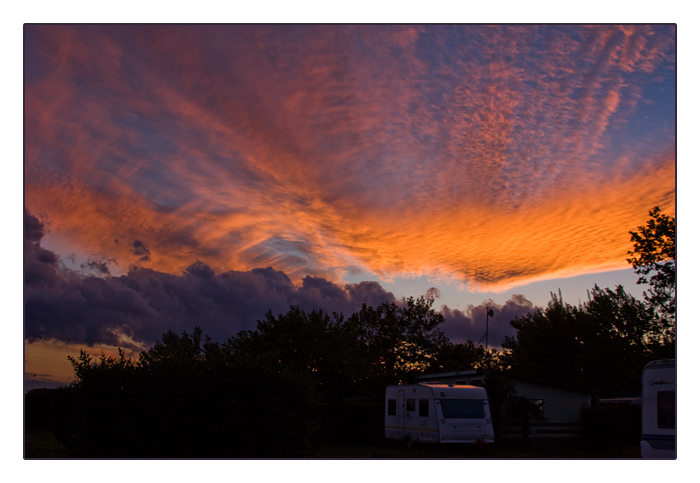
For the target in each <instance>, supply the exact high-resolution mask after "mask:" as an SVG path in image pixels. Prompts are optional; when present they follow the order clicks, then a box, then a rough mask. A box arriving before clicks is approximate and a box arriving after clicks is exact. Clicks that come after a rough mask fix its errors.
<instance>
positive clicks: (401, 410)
mask: <svg viewBox="0 0 700 483" xmlns="http://www.w3.org/2000/svg"><path fill="white" fill-rule="evenodd" d="M398 399H399V400H398V404H397V405H396V406H397V407H396V414H397V416H398V417H399V424H398V426H399V431H400V432H401V434H403V432H404V431H406V392H405V391H399V398H398Z"/></svg>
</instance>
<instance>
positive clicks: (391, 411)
mask: <svg viewBox="0 0 700 483" xmlns="http://www.w3.org/2000/svg"><path fill="white" fill-rule="evenodd" d="M388 406H389V407H388V409H387V411H388V414H389V416H396V399H389V404H388Z"/></svg>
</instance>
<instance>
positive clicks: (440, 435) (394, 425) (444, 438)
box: [384, 384, 494, 443]
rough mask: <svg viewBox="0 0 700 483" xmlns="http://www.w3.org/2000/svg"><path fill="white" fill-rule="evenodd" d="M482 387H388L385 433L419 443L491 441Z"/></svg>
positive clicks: (486, 405) (487, 412) (489, 422)
mask: <svg viewBox="0 0 700 483" xmlns="http://www.w3.org/2000/svg"><path fill="white" fill-rule="evenodd" d="M488 404H489V403H488V397H487V394H486V390H485V389H484V388H483V387H476V386H448V385H445V384H407V385H399V386H389V387H387V388H386V398H385V407H384V435H385V436H386V437H387V438H389V439H396V440H400V441H407V442H409V443H410V442H418V443H476V442H487V443H492V442H493V440H494V436H493V425H492V423H491V412H490V410H489V405H488Z"/></svg>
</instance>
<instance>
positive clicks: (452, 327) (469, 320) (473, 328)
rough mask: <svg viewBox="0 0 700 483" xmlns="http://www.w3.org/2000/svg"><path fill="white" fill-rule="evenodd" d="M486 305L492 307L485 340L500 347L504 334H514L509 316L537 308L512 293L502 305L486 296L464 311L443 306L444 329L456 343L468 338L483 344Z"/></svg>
mask: <svg viewBox="0 0 700 483" xmlns="http://www.w3.org/2000/svg"><path fill="white" fill-rule="evenodd" d="M487 308H489V309H492V310H493V317H489V340H488V344H489V347H491V348H497V347H500V346H501V343H502V342H503V340H504V339H505V337H506V336H508V337H513V336H515V335H516V331H515V329H513V327H511V325H510V321H511V320H513V319H515V318H517V317H521V316H523V315H526V314H528V313H532V312H534V311H536V310H538V308H537V307H535V306H534V305H533V304H532V302H530V301H529V300H527V299H526V298H525V297H524V296H522V295H519V294H515V295H513V296H512V297H511V298H510V299H508V300H507V301H506V303H504V304H503V305H500V304H497V303H495V302H494V301H492V300H488V301H485V302H483V303H482V304H480V305H476V306H475V305H469V306H468V307H467V310H465V311H464V312H462V311H460V310H455V309H450V308H448V307H445V306H443V308H442V315H443V316H444V317H445V322H444V323H443V324H442V330H443V332H444V333H445V335H446V336H447V337H449V338H450V340H451V341H452V342H453V343H455V344H457V343H461V342H465V341H467V340H472V341H474V342H475V343H478V342H481V344H485V343H486V339H485V335H486V310H487Z"/></svg>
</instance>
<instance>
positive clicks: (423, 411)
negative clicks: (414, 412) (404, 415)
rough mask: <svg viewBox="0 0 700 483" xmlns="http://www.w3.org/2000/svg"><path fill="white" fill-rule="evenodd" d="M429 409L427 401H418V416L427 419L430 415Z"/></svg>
mask: <svg viewBox="0 0 700 483" xmlns="http://www.w3.org/2000/svg"><path fill="white" fill-rule="evenodd" d="M429 408H430V406H429V405H428V400H427V399H419V400H418V416H422V417H427V416H428V415H429V414H430V409H429Z"/></svg>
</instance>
